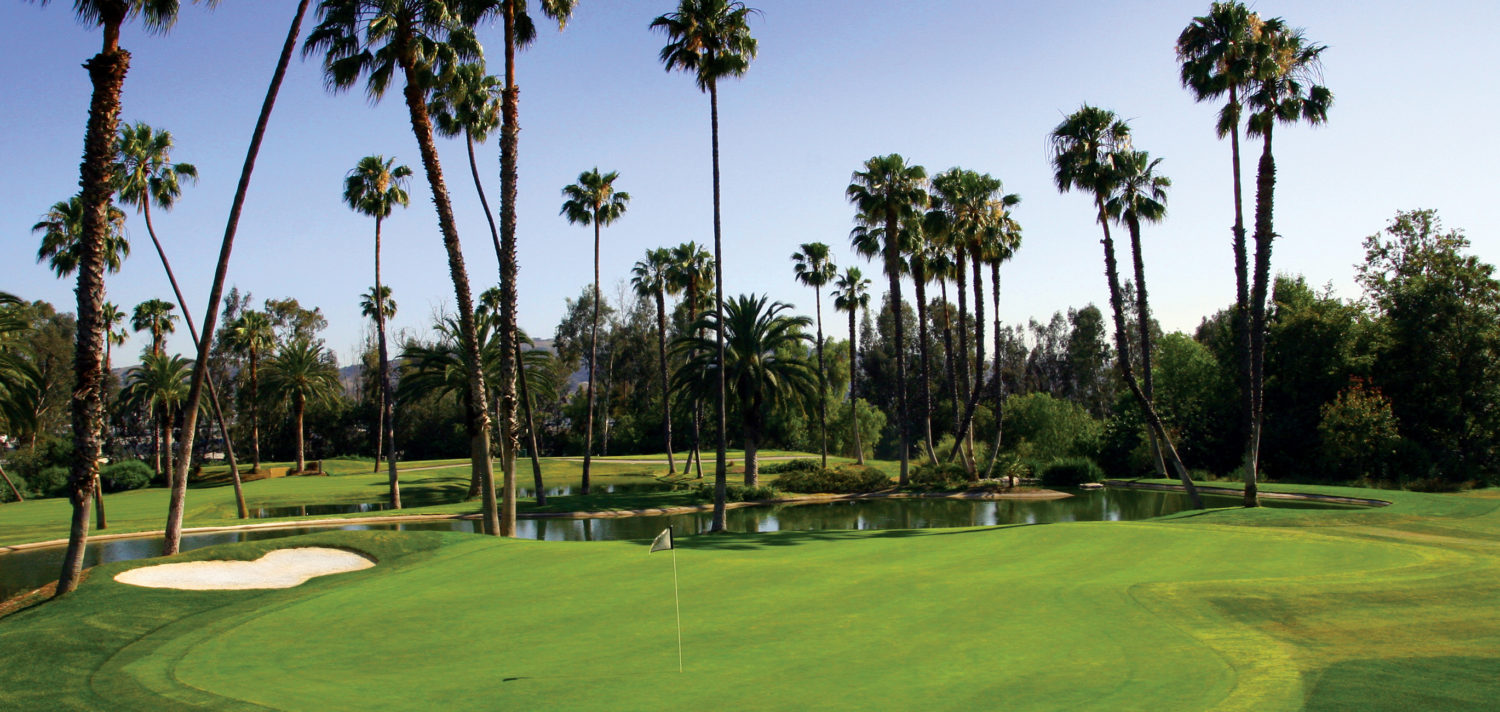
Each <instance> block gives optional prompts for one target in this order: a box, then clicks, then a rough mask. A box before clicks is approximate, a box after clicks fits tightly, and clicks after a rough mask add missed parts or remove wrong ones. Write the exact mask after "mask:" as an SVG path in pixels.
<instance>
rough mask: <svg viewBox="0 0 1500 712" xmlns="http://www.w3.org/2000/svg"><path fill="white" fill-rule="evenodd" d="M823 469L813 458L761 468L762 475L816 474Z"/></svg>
mask: <svg viewBox="0 0 1500 712" xmlns="http://www.w3.org/2000/svg"><path fill="white" fill-rule="evenodd" d="M821 469H823V466H822V465H821V464H819V463H818V461H817V460H814V459H812V458H807V457H804V458H799V459H796V460H786V461H784V462H773V463H770V464H768V465H765V466H762V467H761V468H760V471H761V474H766V475H784V474H786V473H788V472H816V471H818V470H821Z"/></svg>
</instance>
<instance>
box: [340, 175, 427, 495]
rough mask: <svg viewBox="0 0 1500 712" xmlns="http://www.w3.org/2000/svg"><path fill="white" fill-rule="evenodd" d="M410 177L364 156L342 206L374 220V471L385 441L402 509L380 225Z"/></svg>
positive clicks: (404, 200)
mask: <svg viewBox="0 0 1500 712" xmlns="http://www.w3.org/2000/svg"><path fill="white" fill-rule="evenodd" d="M410 178H411V169H410V168H408V167H406V166H398V165H396V159H394V158H386V157H385V156H379V155H375V156H365V157H364V158H361V159H359V163H357V164H355V166H354V168H352V169H350V171H349V173H348V175H346V176H345V177H344V203H345V204H346V205H348V206H349V208H350V209H352V210H354V211H355V212H357V213H360V214H361V215H367V216H369V217H372V218H375V286H374V287H372V288H371V294H372V295H374V294H378V295H379V298H378V299H376V298H372V299H370V300H369V302H368V304H369V305H370V306H371V307H373V308H374V313H373V314H370V313H369V312H366V315H368V316H373V318H374V319H375V339H376V345H377V351H378V353H379V359H380V364H379V368H380V399H379V400H380V411H379V413H380V415H379V416H377V417H376V421H377V422H376V423H375V431H376V433H377V434H376V439H375V442H376V445H375V471H376V472H379V471H380V454H381V453H380V444H379V443H380V442H381V441H384V442H385V447H386V453H385V455H386V458H385V460H386V467H387V468H388V469H389V474H390V485H391V507H393V508H395V509H400V508H401V484H400V482H399V481H398V480H397V477H396V414H395V405H394V398H395V396H394V394H393V393H392V392H391V362H390V357H389V352H388V351H387V350H386V344H385V320H386V315H387V311H386V306H387V303H388V301H389V300H390V290H389V288H388V287H385V286H384V285H382V284H381V283H380V226H381V224H382V223H383V222H384V221H385V219H386V218H388V217H390V216H391V211H392V210H394V209H395V207H396V206H397V205H400V206H402V207H405V206H406V205H407V204H408V203H409V202H410V198H409V197H408V196H407V194H406V183H407V181H408V180H409V179H410ZM389 306H390V307H391V310H390V315H391V316H395V303H394V302H389Z"/></svg>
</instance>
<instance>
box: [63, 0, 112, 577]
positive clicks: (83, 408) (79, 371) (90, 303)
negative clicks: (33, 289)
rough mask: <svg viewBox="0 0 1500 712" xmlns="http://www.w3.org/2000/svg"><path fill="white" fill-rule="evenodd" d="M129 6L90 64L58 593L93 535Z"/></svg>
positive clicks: (108, 13)
mask: <svg viewBox="0 0 1500 712" xmlns="http://www.w3.org/2000/svg"><path fill="white" fill-rule="evenodd" d="M124 10H125V8H124V6H123V5H121V6H118V7H117V6H114V5H108V6H104V8H102V9H101V11H100V14H101V17H100V18H99V19H100V21H101V24H103V25H104V46H103V49H102V50H101V51H100V52H99V54H97V55H95V56H94V57H93V58H92V59H90V60H89V61H88V62H86V63H85V64H84V67H86V68H87V69H88V72H89V79H90V81H91V82H92V84H93V96H92V98H91V99H90V100H89V119H88V126H87V128H86V129H85V137H84V150H83V162H82V164H81V165H80V166H79V184H80V185H81V186H82V188H83V193H82V203H83V208H84V214H83V235H82V239H81V240H80V241H79V260H78V289H77V295H78V331H77V337H76V338H77V341H76V347H75V349H74V352H73V373H74V377H75V382H74V389H73V397H72V425H73V462H72V466H71V470H70V472H69V473H68V500H69V502H70V503H71V504H72V505H73V519H72V523H71V525H70V527H69V530H68V549H67V553H66V554H65V555H64V556H63V563H62V571H61V573H60V574H59V575H58V579H57V594H56V595H59V596H61V595H63V594H65V593H68V592H70V591H72V590H73V589H74V588H76V587H77V586H78V574H79V572H80V571H82V570H83V552H84V549H85V547H86V545H87V543H88V535H89V500H90V499H91V498H92V496H93V488H94V481H95V476H96V474H97V471H98V468H99V452H100V450H101V448H102V443H101V442H100V431H101V429H102V420H103V416H104V382H103V381H104V379H103V378H102V377H101V373H100V365H101V361H102V359H103V356H104V330H105V326H106V325H105V324H104V319H103V313H104V238H105V235H106V234H107V233H108V229H109V224H108V216H107V214H106V212H107V210H108V209H109V199H110V195H111V194H112V193H113V185H112V180H113V174H114V163H113V161H112V158H113V156H114V140H115V133H116V131H117V130H118V128H119V119H120V92H121V89H122V88H123V86H124V84H125V73H126V71H127V70H129V68H130V53H129V52H126V51H125V50H122V49H120V48H119V40H120V23H121V22H123V21H124V14H125V13H124Z"/></svg>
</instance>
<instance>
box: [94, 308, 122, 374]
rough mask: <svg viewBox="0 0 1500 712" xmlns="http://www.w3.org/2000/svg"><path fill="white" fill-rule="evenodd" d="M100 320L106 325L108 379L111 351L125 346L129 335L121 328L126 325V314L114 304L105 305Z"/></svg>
mask: <svg viewBox="0 0 1500 712" xmlns="http://www.w3.org/2000/svg"><path fill="white" fill-rule="evenodd" d="M99 320H100V322H101V323H103V324H104V376H105V378H108V377H109V370H110V368H109V361H110V356H111V351H112V349H113V348H114V347H116V346H124V345H125V340H126V339H127V338H129V335H128V334H127V333H126V332H125V330H124V329H121V328H120V327H121V326H122V325H123V324H124V323H125V312H122V311H120V308H119V307H118V306H115V303H114V302H105V303H104V309H102V310H100V313H99Z"/></svg>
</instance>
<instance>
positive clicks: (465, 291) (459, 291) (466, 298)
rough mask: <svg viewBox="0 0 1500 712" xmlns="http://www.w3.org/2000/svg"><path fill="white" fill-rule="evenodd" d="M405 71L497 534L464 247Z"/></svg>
mask: <svg viewBox="0 0 1500 712" xmlns="http://www.w3.org/2000/svg"><path fill="white" fill-rule="evenodd" d="M402 72H403V73H404V74H405V75H406V76H405V78H406V86H405V87H404V88H403V93H404V94H405V96H406V108H407V112H408V113H409V114H410V116H411V128H412V133H413V134H415V135H416V138H417V147H418V149H420V152H421V154H422V167H423V169H424V170H425V172H426V173H427V183H428V186H429V188H430V189H431V190H432V203H433V206H434V207H436V208H437V214H438V228H439V230H440V231H441V232H442V235H443V248H444V249H445V250H446V251H447V253H448V273H449V277H450V278H451V279H452V280H453V292H454V296H455V298H456V299H457V305H458V329H459V336H460V339H461V341H462V344H463V349H464V353H465V354H466V356H467V359H468V369H469V373H468V376H469V392H470V393H471V394H472V397H471V398H470V399H469V414H470V418H472V420H473V423H474V430H473V432H472V435H471V439H470V442H469V457H470V460H471V461H472V462H473V464H474V465H475V466H476V467H478V469H479V474H480V480H481V481H480V489H481V492H480V497H481V500H482V502H483V504H482V507H483V514H484V533H486V534H496V535H497V534H499V533H500V511H499V504H498V503H497V502H496V501H495V473H494V470H493V469H492V464H491V462H490V423H489V420H490V416H489V410H488V409H487V408H485V405H484V404H485V401H486V400H487V397H486V395H485V388H484V365H483V363H482V362H481V361H480V355H479V339H478V337H477V336H476V334H475V328H474V300H473V298H472V297H471V296H470V293H469V274H468V271H467V270H466V269H465V268H464V254H463V247H462V246H461V245H460V243H459V239H458V226H457V224H456V223H455V221H454V219H453V204H452V203H451V202H450V201H449V199H448V186H447V185H446V184H445V183H444V182H443V166H442V164H441V163H440V162H439V161H438V154H437V145H436V143H435V142H434V141H433V138H432V120H431V119H430V118H429V117H428V115H427V104H426V102H425V101H424V99H425V96H424V95H425V93H426V92H425V91H424V90H423V89H422V88H421V78H420V77H419V76H418V74H417V70H416V68H415V67H414V66H412V65H411V64H410V62H409V61H407V63H406V65H405V66H403V67H402Z"/></svg>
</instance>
